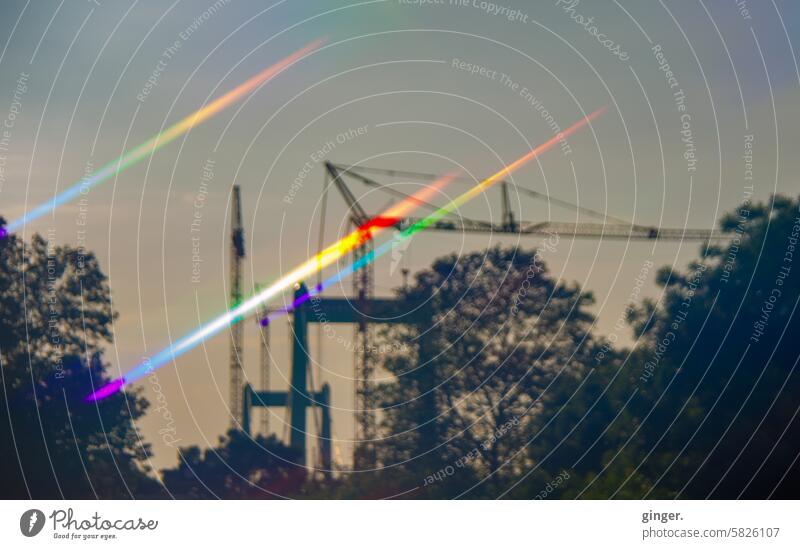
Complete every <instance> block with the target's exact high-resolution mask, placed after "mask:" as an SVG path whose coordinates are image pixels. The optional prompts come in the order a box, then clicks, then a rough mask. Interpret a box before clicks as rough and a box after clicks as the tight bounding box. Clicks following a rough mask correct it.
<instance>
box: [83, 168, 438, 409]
mask: <svg viewBox="0 0 800 549" xmlns="http://www.w3.org/2000/svg"><path fill="white" fill-rule="evenodd" d="M453 177H454V176H453V175H446V176H443V177H441V178H439V179H437V180H436V181H434V182H433V183H431V184H430V185H427V186H425V187H423V188H422V189H420V190H419V191H417V192H416V193H414V194H413V195H411V196H409V197H408V198H406V199H404V200H403V201H401V202H399V203H397V204H395V205H393V206H391V207H390V208H388V209H387V210H386V211H385V212H383V213H382V214H381V215H378V216H376V217H374V218H372V219H370V220H369V221H368V222H366V223H364V224H363V225H361V226H360V227H358V228H356V229H355V230H354V231H353V232H351V233H349V234H348V235H346V236H345V237H343V238H341V239H340V240H338V241H337V242H334V243H333V244H331V245H330V246H328V247H327V248H325V249H324V250H322V251H321V252H319V253H318V254H316V255H315V256H314V257H311V258H309V259H307V260H306V261H304V262H303V263H301V264H300V265H298V266H297V267H295V268H294V269H292V270H291V271H290V272H288V273H287V274H285V275H283V276H282V277H281V278H279V279H278V280H276V281H275V282H274V283H272V284H271V285H270V286H268V287H267V288H264V289H263V290H261V291H260V292H258V293H256V294H255V295H253V296H252V297H250V298H248V299H247V300H245V301H243V302H242V303H241V304H239V305H238V306H236V307H234V308H233V309H231V310H229V311H227V312H226V313H225V314H222V315H220V316H218V317H217V318H215V319H214V320H212V321H211V322H209V323H207V324H205V325H203V326H201V327H199V328H197V329H196V330H194V331H193V332H190V333H189V334H188V335H186V336H184V337H183V338H181V339H179V340H178V341H177V342H175V343H174V344H173V345H170V346H169V347H167V348H165V349H163V350H162V351H160V352H159V353H157V354H156V355H154V356H153V357H152V358H151V359H149V360H147V361H145V362H142V363H141V364H139V365H138V366H136V367H135V368H134V369H133V370H131V371H129V372H128V373H127V374H125V375H124V376H123V377H121V378H119V379H116V380H114V381H112V382H111V383H109V384H108V385H105V386H103V387H101V388H100V389H98V390H97V391H95V392H94V393H92V394H91V395H89V396H88V397H87V398H86V400H87V401H96V400H102V399H103V398H106V397H109V396H111V395H113V394H114V393H116V392H117V391H119V390H120V389H122V387H123V386H125V385H126V384H128V383H131V382H133V381H136V380H137V379H140V378H141V377H143V376H145V375H147V373H149V372H150V371H152V370H154V369H156V368H159V367H161V366H163V365H164V364H166V363H167V362H169V361H171V360H173V359H175V358H177V357H178V356H180V355H182V354H183V353H185V352H186V351H188V350H190V349H192V348H194V347H196V346H197V345H199V344H200V343H201V342H202V341H203V340H205V339H207V338H208V337H211V336H213V335H215V334H217V333H219V332H220V331H222V330H223V329H225V328H227V327H228V326H231V325H233V324H235V323H237V322H239V321H241V320H242V319H243V318H245V317H246V316H248V315H250V314H252V313H254V312H255V311H256V310H257V309H258V307H259V306H261V305H263V304H264V303H267V302H268V301H269V300H271V299H273V298H275V297H277V296H278V295H280V294H281V293H282V292H284V291H285V290H287V289H289V288H291V287H292V286H294V284H296V283H297V282H300V281H301V280H305V279H306V278H308V277H309V276H311V275H313V274H315V273H317V272H319V271H321V270H322V269H324V268H326V267H328V266H330V265H331V264H333V263H334V262H335V261H337V260H338V259H340V258H341V257H343V256H345V255H346V254H348V253H349V252H351V251H352V250H354V249H355V248H358V247H359V246H362V245H363V244H364V243H365V242H367V241H368V240H370V239H372V238H373V237H374V236H375V235H376V234H378V233H380V232H381V231H384V230H386V229H387V228H390V227H392V226H394V225H395V224H396V223H397V222H398V221H399V220H401V219H402V218H404V217H405V216H407V215H408V214H409V212H411V211H412V210H413V209H414V207H416V206H417V205H418V204H420V203H423V202H425V201H426V200H428V199H429V198H430V197H431V196H433V195H434V194H435V193H436V192H438V191H440V190H441V188H442V187H443V186H444V185H446V184H447V183H449V182H450V181H452V179H453Z"/></svg>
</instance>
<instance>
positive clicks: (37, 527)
mask: <svg viewBox="0 0 800 549" xmlns="http://www.w3.org/2000/svg"><path fill="white" fill-rule="evenodd" d="M42 528H44V513H42V512H41V511H39V510H38V509H29V510H27V511H25V512H24V513H22V516H21V517H20V519H19V529H20V531H21V532H22V535H23V536H25V537H27V538H32V537H33V536H35V535H36V534H38V533H39V532H41V531H42Z"/></svg>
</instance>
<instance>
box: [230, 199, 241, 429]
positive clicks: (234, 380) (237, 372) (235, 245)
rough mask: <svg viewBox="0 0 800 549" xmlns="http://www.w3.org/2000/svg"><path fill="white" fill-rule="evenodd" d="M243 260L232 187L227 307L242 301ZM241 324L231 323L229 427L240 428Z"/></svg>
mask: <svg viewBox="0 0 800 549" xmlns="http://www.w3.org/2000/svg"><path fill="white" fill-rule="evenodd" d="M243 258H244V228H243V227H242V199H241V193H240V190H239V186H238V185H234V186H233V195H232V197H231V248H230V277H231V280H230V282H231V295H230V303H229V304H228V307H229V308H233V307H236V306H237V305H239V303H241V302H242V259H243ZM243 347H244V325H243V324H242V323H241V322H235V323H233V324H231V349H230V407H231V425H232V426H233V427H234V428H239V426H240V425H241V422H242V390H243V388H244V364H243V363H244V357H243V355H242V349H243Z"/></svg>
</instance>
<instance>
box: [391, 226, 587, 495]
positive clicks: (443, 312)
mask: <svg viewBox="0 0 800 549" xmlns="http://www.w3.org/2000/svg"><path fill="white" fill-rule="evenodd" d="M555 243H557V240H556V241H555ZM550 245H552V243H551V244H550ZM401 293H402V296H403V297H405V298H407V299H408V300H410V301H411V302H415V303H423V304H424V305H422V307H423V308H424V314H423V315H421V316H422V318H423V321H422V322H421V323H417V324H413V325H400V326H395V325H392V326H391V327H390V328H387V329H386V330H385V331H384V332H383V334H382V339H381V343H379V345H377V348H381V349H383V348H385V349H390V352H388V353H385V354H382V355H380V356H379V357H378V359H379V362H380V364H381V366H382V367H383V368H384V369H385V370H387V371H388V372H389V373H391V374H392V375H393V379H392V381H390V382H387V383H384V384H383V385H382V386H381V387H380V395H381V405H382V406H383V410H382V417H383V421H382V434H383V436H384V437H386V438H384V440H383V441H382V442H381V444H380V457H381V460H382V462H383V464H384V465H385V466H391V469H389V470H387V474H393V475H395V476H397V475H400V476H402V475H406V476H407V477H408V478H407V480H408V481H409V482H410V483H411V484H414V483H416V484H418V485H422V486H425V488H426V492H427V493H426V495H428V496H430V497H451V496H455V495H459V494H460V493H462V492H464V491H466V490H468V492H467V495H468V497H479V496H493V495H497V494H499V493H501V492H502V491H503V490H505V488H506V487H509V486H510V485H511V483H512V482H513V481H514V480H515V479H517V478H519V476H520V475H521V474H522V473H523V472H524V471H525V470H527V469H529V468H530V467H532V466H533V465H534V462H533V461H532V460H531V458H530V455H529V453H528V451H527V449H526V448H527V445H528V443H529V441H530V439H531V437H532V436H533V435H534V432H533V431H532V427H533V425H534V423H535V422H534V418H535V417H536V416H537V415H538V414H539V413H540V412H541V410H542V409H543V408H545V407H547V406H548V405H549V398H550V397H549V395H548V387H549V386H550V385H551V384H552V383H553V382H554V381H555V380H557V379H559V378H570V379H575V378H576V377H580V376H581V375H583V373H584V372H585V371H586V370H587V369H589V368H591V366H592V364H593V357H594V355H595V354H596V353H597V352H598V350H599V347H600V342H599V341H597V340H596V339H595V338H593V337H592V336H591V335H590V334H589V328H590V326H591V322H592V320H593V318H592V316H591V314H589V313H588V311H587V307H588V306H589V305H590V303H591V302H592V297H591V296H590V295H588V294H585V293H583V292H581V291H580V289H579V288H578V287H577V286H574V285H565V284H561V283H558V282H556V281H554V280H553V279H552V278H550V276H549V275H548V272H547V269H546V267H545V265H544V262H543V261H542V258H541V255H540V254H538V253H537V252H534V251H524V250H520V249H516V248H500V247H494V248H491V249H489V250H488V251H486V252H485V253H471V254H467V255H464V256H460V257H459V256H455V255H452V256H448V257H444V258H441V259H439V260H437V261H436V262H435V263H434V264H433V266H432V268H431V269H429V270H425V271H423V272H421V273H419V274H418V275H417V277H416V281H415V284H414V285H413V286H412V287H410V288H408V289H406V290H403V291H402V292H401ZM393 341H394V342H397V341H401V342H405V343H406V344H405V345H401V346H397V345H393V344H392V342H393ZM477 481H480V482H477ZM417 495H419V494H417Z"/></svg>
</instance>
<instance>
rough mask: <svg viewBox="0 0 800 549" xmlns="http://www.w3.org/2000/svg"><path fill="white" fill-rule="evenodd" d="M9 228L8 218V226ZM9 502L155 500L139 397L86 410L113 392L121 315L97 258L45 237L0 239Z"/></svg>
mask: <svg viewBox="0 0 800 549" xmlns="http://www.w3.org/2000/svg"><path fill="white" fill-rule="evenodd" d="M2 224H3V222H2V220H1V219H0V226H2ZM0 310H1V311H2V312H0V374H1V375H2V378H0V383H1V384H2V391H0V400H1V401H0V445H2V447H1V448H2V449H1V451H0V453H1V454H2V455H3V456H4V457H5V463H4V471H3V474H2V480H0V496H2V497H3V498H28V497H32V498H62V497H65V498H93V497H100V498H127V497H156V496H158V495H160V491H159V484H158V483H157V482H156V481H154V480H153V479H152V478H150V477H149V476H148V472H149V470H150V469H149V467H148V465H147V458H148V456H149V447H148V445H147V444H145V443H144V442H142V440H141V439H140V438H139V435H138V433H137V432H136V429H135V426H134V423H133V422H134V421H135V420H136V419H137V418H139V417H141V415H142V414H143V413H144V411H145V409H146V408H147V402H146V400H144V399H143V398H142V397H141V396H139V393H138V392H137V391H133V392H128V393H126V394H118V395H115V396H113V397H111V398H109V399H107V400H105V401H103V402H102V403H98V404H97V405H95V404H88V403H86V402H85V401H84V398H85V397H86V395H87V394H89V393H90V392H92V390H93V389H94V388H97V387H98V386H100V385H102V384H104V383H106V382H107V381H108V378H107V376H106V374H105V370H106V366H105V365H104V364H103V362H102V346H103V344H104V343H107V342H109V341H111V338H112V334H111V321H112V319H113V312H112V311H111V308H110V305H109V290H108V285H107V283H106V278H105V276H104V275H103V273H102V272H101V271H100V268H99V265H98V263H97V260H96V259H95V257H94V256H93V255H92V254H90V253H86V252H84V251H83V250H80V249H76V248H71V247H68V246H56V245H54V244H53V243H52V242H48V241H46V240H45V239H43V238H42V237H40V236H39V235H34V236H33V238H32V239H31V242H30V244H28V245H26V244H25V243H24V242H23V241H22V240H20V239H19V238H17V237H16V236H14V235H8V236H7V237H6V238H3V239H0Z"/></svg>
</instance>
